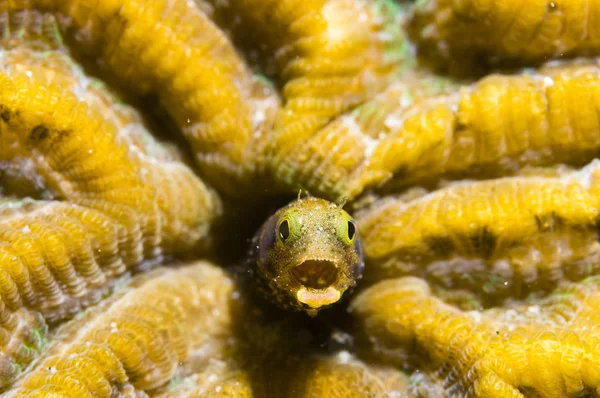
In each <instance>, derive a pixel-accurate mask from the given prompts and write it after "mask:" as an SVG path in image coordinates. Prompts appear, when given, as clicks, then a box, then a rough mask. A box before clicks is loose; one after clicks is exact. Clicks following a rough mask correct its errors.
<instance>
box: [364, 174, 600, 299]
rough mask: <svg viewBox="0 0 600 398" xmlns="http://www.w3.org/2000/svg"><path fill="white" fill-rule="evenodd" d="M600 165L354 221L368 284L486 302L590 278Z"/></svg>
mask: <svg viewBox="0 0 600 398" xmlns="http://www.w3.org/2000/svg"><path fill="white" fill-rule="evenodd" d="M599 200H600V196H598V163H597V162H595V163H592V164H591V165H590V166H588V167H587V168H586V169H584V170H582V171H580V172H577V173H567V174H565V175H563V176H559V177H544V176H540V177H536V176H530V177H512V178H505V179H500V180H492V181H481V182H472V183H462V184H457V185H453V186H450V187H448V188H445V189H440V190H438V191H435V192H432V193H430V194H427V195H424V196H419V197H416V198H411V199H409V200H407V201H404V200H402V198H399V199H392V198H390V199H387V200H384V201H382V202H380V203H379V204H377V205H375V206H373V208H372V209H370V210H367V211H364V212H362V213H361V214H359V215H358V216H357V220H358V226H359V229H360V230H361V231H362V241H363V245H364V249H365V257H366V260H367V261H368V264H369V266H368V267H367V269H366V271H365V277H366V279H367V280H368V281H370V282H371V283H372V282H374V281H378V280H382V279H384V278H389V277H398V276H402V275H418V276H421V277H424V278H427V279H429V280H431V281H435V282H436V283H438V284H440V285H442V286H444V287H446V288H466V289H469V290H471V291H472V292H476V293H478V294H484V295H492V296H506V295H510V296H514V295H517V296H522V295H524V294H526V293H528V292H531V291H535V290H544V289H545V290H549V289H552V288H554V287H555V286H556V283H558V282H559V281H560V280H563V279H570V280H579V279H582V278H584V277H586V276H588V275H590V274H595V273H596V272H597V270H596V269H597V266H596V263H597V261H598V260H597V259H598V255H599V254H600V245H598V242H597V219H598V209H599V207H600V202H599Z"/></svg>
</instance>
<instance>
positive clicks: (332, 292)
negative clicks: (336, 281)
mask: <svg viewBox="0 0 600 398" xmlns="http://www.w3.org/2000/svg"><path fill="white" fill-rule="evenodd" d="M341 296H342V295H341V293H340V292H339V291H338V290H337V289H334V288H333V287H328V288H327V289H310V288H309V289H307V288H304V287H303V288H301V289H300V290H298V292H297V293H296V298H297V299H298V301H299V302H301V303H303V304H306V305H308V306H309V307H310V308H321V307H323V306H325V305H329V304H333V303H335V302H336V301H338V300H339V299H340V297H341Z"/></svg>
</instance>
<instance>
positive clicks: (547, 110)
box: [0, 0, 600, 397]
mask: <svg viewBox="0 0 600 398" xmlns="http://www.w3.org/2000/svg"><path fill="white" fill-rule="evenodd" d="M401 3H402V4H401V5H394V4H393V3H392V2H388V1H380V0H358V1H354V0H314V1H312V0H311V1H298V0H280V1H275V0H268V1H256V0H231V1H227V2H223V1H217V0H196V1H186V0H152V1H151V0H110V1H101V0H89V1H73V0H58V1H51V0H9V1H0V11H1V12H0V44H1V47H2V51H0V188H1V189H2V195H4V196H3V197H2V199H0V349H1V353H0V389H3V390H5V389H7V388H12V389H11V390H10V395H20V394H26V395H31V396H52V395H55V396H61V395H62V396H86V394H87V395H89V396H93V395H96V396H103V395H104V396H110V395H114V394H122V395H125V396H127V395H130V396H132V395H143V394H145V393H150V394H153V395H154V394H156V395H162V396H182V395H183V396H197V395H210V394H213V395H221V396H222V395H225V396H261V395H268V394H279V395H284V396H285V395H297V396H305V397H310V396H322V395H331V396H336V394H337V395H338V396H353V395H354V394H355V393H356V392H358V393H359V394H362V395H372V396H382V395H386V394H391V393H393V392H396V393H398V394H399V395H405V394H407V393H409V392H411V393H415V394H417V395H418V394H430V395H432V396H441V395H444V394H446V395H450V396H452V395H461V394H464V395H480V396H495V395H500V394H505V395H507V396H522V395H530V396H536V395H538V396H565V395H572V396H580V395H583V394H586V393H599V392H600V391H599V390H598V387H599V380H600V375H598V374H597V373H595V372H596V369H597V368H598V364H599V363H600V359H599V358H597V355H596V351H597V350H596V345H598V343H600V340H599V337H598V336H599V334H598V331H597V327H596V326H595V325H596V324H597V323H598V321H599V320H600V316H599V315H598V314H597V311H596V309H595V308H597V307H598V305H599V304H600V298H598V297H597V296H598V292H599V291H600V289H599V287H598V280H597V277H596V278H592V279H588V280H583V279H584V278H585V277H587V276H588V275H590V274H597V273H598V266H597V264H598V260H599V253H600V250H599V249H600V245H599V243H598V239H597V220H598V217H597V216H598V214H597V213H598V208H599V205H600V203H598V201H599V200H600V192H599V191H598V187H599V186H600V185H598V176H599V175H600V174H598V170H599V169H598V163H597V162H593V161H592V160H593V159H595V158H596V155H597V151H598V147H599V145H598V143H599V136H598V132H599V130H600V126H599V125H598V120H597V114H598V109H597V102H598V101H597V95H598V93H597V88H598V65H597V62H596V61H595V60H591V59H587V60H579V61H570V62H563V63H561V64H558V65H557V64H553V65H546V66H542V67H540V68H538V69H536V70H525V71H520V72H513V71H511V75H507V74H500V73H497V74H493V75H491V76H488V77H485V78H483V79H480V80H478V81H475V79H477V76H476V75H475V73H474V72H475V71H477V72H484V73H485V74H488V73H489V72H490V71H488V70H485V68H486V65H489V64H491V63H494V62H497V61H500V62H505V61H507V62H511V65H514V64H518V63H525V64H528V63H539V62H541V61H542V60H544V61H545V60H546V58H547V57H550V58H552V57H562V56H565V57H567V56H568V57H570V56H575V55H588V54H594V53H596V52H597V43H596V40H595V39H594V32H593V26H592V25H593V21H594V18H595V14H597V11H598V10H596V8H595V7H596V6H595V5H591V3H590V4H589V7H587V8H586V9H585V10H584V9H583V8H582V6H583V5H584V2H581V1H576V0H573V1H567V0H564V1H563V0H559V1H554V2H549V3H548V2H546V3H543V2H540V1H532V2H529V3H526V2H517V1H509V0H504V1H498V2H491V1H472V0H465V1H446V0H436V1H429V2H419V4H417V6H416V7H418V8H419V9H416V12H415V13H414V14H413V19H412V20H411V21H409V25H410V28H411V29H412V33H413V34H414V35H415V37H418V39H417V41H416V45H417V47H416V48H413V47H411V44H410V43H409V41H408V40H407V38H406V36H405V34H404V33H403V32H402V30H401V29H400V24H401V23H402V22H403V20H404V18H405V15H406V12H407V10H408V9H409V8H410V7H411V6H409V5H408V3H409V2H401ZM423 3H427V4H425V5H424V6H423ZM585 4H587V3H585ZM420 7H424V8H420ZM428 7H429V8H428ZM558 25H561V26H565V29H562V30H561V29H556V30H555V29H554V27H555V26H558ZM529 39H531V40H529ZM432 48H433V49H435V50H440V51H439V52H440V53H441V55H442V57H450V58H445V59H444V63H445V64H447V65H448V68H447V69H448V70H451V71H453V70H455V69H464V70H461V72H463V74H464V75H467V76H466V78H465V79H464V81H458V80H455V79H453V78H449V77H443V76H437V75H435V74H433V73H432V71H429V70H427V69H426V68H425V67H424V64H420V63H419V62H418V60H417V57H415V54H416V53H421V54H423V53H424V52H427V51H429V50H431V49H432ZM238 51H239V52H238ZM459 57H464V58H475V60H474V61H473V62H474V63H475V65H469V67H468V68H465V67H463V65H462V62H461V61H463V60H462V59H459ZM481 60H483V61H484V62H479V61H481ZM515 61H516V62H515ZM481 64H486V65H481ZM443 66H446V65H443ZM256 71H258V72H256ZM499 72H506V71H499ZM258 73H261V74H264V75H266V77H267V78H271V77H273V78H274V83H270V82H267V81H266V79H265V78H263V77H261V76H260V75H258ZM92 75H93V76H96V77H90V76H92ZM280 102H281V104H280ZM129 103H130V104H131V105H130V104H129ZM157 104H158V105H157ZM132 105H133V106H132ZM157 126H158V128H157ZM159 130H160V131H159ZM178 130H181V132H182V133H183V134H182V136H183V137H184V138H185V142H180V141H179V140H178V139H177V138H176V137H175V135H176V134H177V133H178ZM151 132H154V133H157V132H158V133H160V135H161V137H163V138H166V139H168V140H172V139H174V140H177V141H178V144H183V145H186V144H189V146H190V147H191V149H192V152H193V155H194V157H195V158H196V160H197V162H198V165H199V166H200V167H199V170H197V171H198V174H199V175H201V176H202V177H206V178H207V179H208V180H210V182H212V183H213V184H214V185H215V186H216V187H217V188H218V189H219V190H220V192H222V193H227V194H230V195H232V196H237V197H238V198H242V199H247V198H248V197H249V196H250V195H251V194H259V193H260V194H262V193H263V192H264V191H267V192H268V193H269V194H272V193H281V192H284V193H289V192H292V191H293V190H294V189H295V188H296V187H302V188H304V189H308V190H309V191H310V192H311V193H313V194H317V195H319V196H322V197H326V198H330V199H336V200H339V199H342V198H349V199H350V200H354V199H358V200H357V201H356V202H354V203H352V206H353V208H355V209H357V208H360V207H361V206H362V205H364V204H370V205H371V206H370V207H368V208H367V209H366V210H363V211H361V212H360V213H359V214H358V215H357V216H358V217H357V219H358V220H359V223H360V231H359V233H360V234H361V235H362V239H363V241H364V242H365V244H366V245H365V250H366V255H367V257H368V262H367V279H368V280H367V282H368V283H375V282H377V281H379V280H381V279H385V278H389V277H397V276H401V275H418V276H421V277H422V278H423V279H424V280H417V279H410V278H409V279H403V280H400V281H387V282H383V283H382V284H378V285H376V286H375V287H372V288H370V289H369V290H367V291H366V292H363V293H362V295H361V296H360V297H359V298H357V299H356V300H355V302H354V304H353V305H352V309H353V314H352V316H354V317H355V318H357V320H358V328H357V329H356V330H355V331H354V333H355V334H354V335H353V336H357V337H368V339H367V343H368V340H370V346H371V350H373V349H374V351H371V352H370V355H368V354H369V353H368V352H369V350H368V347H369V344H366V343H365V340H364V339H362V338H358V339H356V340H355V341H354V340H353V338H352V337H353V336H351V335H346V334H345V332H344V331H340V330H337V327H338V326H340V327H343V326H342V325H343V323H342V324H340V325H337V322H338V319H339V318H344V316H343V315H341V314H340V313H336V312H335V309H332V313H331V315H332V316H331V317H330V316H329V315H330V314H326V316H324V317H322V318H321V319H319V318H317V319H314V320H311V321H307V320H305V319H302V318H297V317H295V316H293V315H290V314H284V313H279V312H276V311H271V310H270V309H267V308H266V307H264V305H265V304H264V303H262V302H261V301H260V299H258V298H255V297H254V296H253V295H252V294H251V293H249V292H247V291H246V289H240V290H238V288H237V287H236V286H234V285H235V283H234V281H233V280H232V279H231V278H229V277H227V276H226V274H225V273H224V272H222V271H218V270H217V269H216V268H215V267H214V266H213V265H209V264H196V265H193V264H190V263H189V262H186V261H182V263H181V264H179V263H177V264H178V265H181V267H182V268H181V269H176V270H166V269H161V270H160V271H158V272H156V273H150V274H149V275H147V276H135V277H133V282H131V283H130V284H129V287H125V288H124V287H123V286H122V285H123V284H128V283H129V274H130V273H134V272H141V271H146V269H147V268H148V267H149V266H152V265H155V264H157V263H163V262H164V263H172V264H174V265H175V261H173V257H175V256H181V257H183V258H185V257H188V258H189V257H193V256H194V255H195V254H196V252H197V250H196V249H197V248H198V246H200V245H201V246H203V245H204V244H208V243H210V240H211V239H212V238H218V237H217V236H215V230H214V229H213V228H212V227H213V226H214V225H215V223H216V221H217V219H218V217H219V215H220V214H221V211H222V210H221V201H220V199H219V198H218V196H217V194H216V193H215V192H213V190H212V189H211V188H210V187H208V186H207V185H205V184H204V182H203V181H202V180H201V179H200V177H198V176H197V175H196V174H195V170H194V169H193V168H192V167H193V166H189V165H186V164H185V163H186V158H187V156H186V155H185V154H184V152H183V151H181V150H180V148H179V147H178V146H174V145H172V144H170V143H165V142H160V141H159V140H157V139H156V138H154V137H153V136H152V134H151ZM590 162H592V163H591V164H589V165H588V166H586V167H583V166H585V165H586V164H588V163H590ZM557 164H560V165H557ZM532 166H535V167H544V169H539V168H538V169H532V168H531V167H532ZM551 166H557V167H551ZM580 167H583V169H580V170H575V169H576V168H580ZM498 177H505V178H501V179H494V180H489V179H492V178H498ZM462 178H475V179H479V180H486V179H488V180H487V181H462V182H448V181H446V180H456V179H462ZM413 184H418V185H422V186H423V187H422V188H417V189H415V190H412V191H409V192H404V193H403V194H402V196H398V197H396V196H388V197H386V198H383V199H381V200H380V201H376V202H375V203H370V202H373V198H375V197H376V195H378V194H382V193H383V194H385V193H390V192H394V193H397V191H398V190H400V189H405V188H406V187H408V186H410V185H413ZM440 187H441V189H440ZM371 189H374V190H377V192H375V193H371V192H369V190H371ZM436 189H437V190H436ZM426 190H431V191H429V192H427V191H426ZM26 196H32V197H33V198H34V199H35V200H34V199H32V200H25V201H23V200H20V199H21V198H23V197H26ZM247 202H248V203H250V205H249V206H248V207H249V208H252V211H254V206H255V202H254V201H249V200H247ZM244 203H246V202H244ZM257 207H258V206H257ZM236 221H237V220H236ZM219 227H221V226H219ZM236 227H237V225H236ZM223 235H224V236H223V238H224V239H223V240H227V242H228V243H235V242H233V241H234V240H235V239H237V237H238V236H241V235H242V234H241V233H240V230H239V229H236V230H235V233H234V234H231V235H225V234H223ZM232 255H235V253H232ZM178 260H179V259H178ZM178 260H177V261H178ZM425 281H426V282H425ZM426 283H430V284H431V288H433V293H432V292H431V291H429V287H428V286H427V284H426ZM557 287H558V288H559V290H558V291H556V292H555V293H554V294H552V295H551V296H550V297H549V298H545V299H544V298H540V296H544V295H547V294H549V293H551V292H552V290H554V289H556V288H557ZM115 291H116V293H115ZM531 293H534V295H533V296H531ZM111 294H112V295H113V296H112V297H107V296H109V295H111ZM472 298H475V299H476V301H475V303H473V302H470V301H469V302H466V300H469V299H472ZM443 300H446V301H443ZM450 303H454V304H459V305H460V306H463V307H469V308H471V309H472V308H475V309H476V310H475V311H471V312H463V311H462V310H461V309H459V307H453V306H451V305H450ZM89 306H95V307H94V308H91V309H88V307H89ZM481 307H487V308H488V309H486V310H482V309H481ZM342 312H343V309H342ZM74 315H77V316H76V317H75V320H72V321H68V322H67V323H66V324H62V325H61V323H62V322H63V321H66V319H67V318H71V317H73V316H74ZM330 323H332V324H333V323H336V325H332V324H330ZM47 325H48V326H47ZM340 336H342V337H340ZM47 341H49V343H47ZM353 343H356V344H355V345H354V344H353ZM353 348H356V350H357V353H359V354H360V355H361V356H362V355H366V356H367V357H356V356H355V355H354V353H349V352H347V350H351V349H353ZM334 351H337V352H334ZM373 354H375V355H373ZM211 359H212V360H211ZM378 361H387V362H390V363H392V364H393V365H394V366H395V367H397V368H399V369H394V368H391V367H389V366H379V365H375V364H374V362H378ZM25 367H28V368H27V369H25ZM400 369H401V370H405V371H414V372H413V374H412V375H410V377H411V380H410V382H411V385H408V384H407V379H406V377H405V375H404V374H403V373H401V372H400ZM417 369H418V370H419V372H416V371H415V370H417ZM15 379H17V381H16V382H15V384H14V385H13V386H11V384H12V383H13V382H14V380H15ZM274 380H276V382H274ZM408 390H410V391H408Z"/></svg>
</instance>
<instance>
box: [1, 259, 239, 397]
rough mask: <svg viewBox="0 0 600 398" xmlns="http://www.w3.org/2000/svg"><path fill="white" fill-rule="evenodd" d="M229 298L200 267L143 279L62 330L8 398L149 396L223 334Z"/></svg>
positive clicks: (211, 270) (216, 274)
mask: <svg viewBox="0 0 600 398" xmlns="http://www.w3.org/2000/svg"><path fill="white" fill-rule="evenodd" d="M144 279H145V280H144ZM232 290H233V283H232V282H231V280H229V279H228V278H227V277H226V276H225V275H224V273H223V272H222V271H220V270H219V269H217V268H216V267H214V266H213V265H211V264H208V263H203V262H200V263H196V264H192V265H189V266H188V267H186V268H185V269H182V270H171V271H164V270H162V271H161V272H157V273H156V275H155V276H153V277H151V278H148V277H142V278H140V281H139V282H138V284H137V285H136V284H135V283H134V284H133V285H132V287H131V288H130V289H128V290H127V291H124V292H121V293H119V294H118V295H117V297H115V298H114V299H112V300H109V301H108V302H105V303H103V304H102V305H101V307H100V308H99V309H98V310H97V311H92V312H90V313H87V314H85V316H83V317H82V318H81V319H80V320H77V321H74V322H72V323H70V324H67V325H66V327H64V328H61V329H60V330H59V331H58V332H57V336H55V339H56V341H57V343H55V344H53V345H52V346H51V347H50V348H49V349H48V350H47V353H46V354H45V355H44V356H43V357H42V358H40V360H39V362H38V363H37V365H36V366H35V367H34V368H33V369H32V370H30V372H29V373H28V374H27V376H26V377H24V378H22V379H21V380H20V381H19V382H18V383H17V384H16V385H15V387H14V388H13V389H12V390H11V391H9V392H8V396H15V397H16V396H29V395H28V394H32V393H36V392H41V393H46V392H50V391H52V392H54V393H58V392H60V393H63V394H66V396H73V397H75V396H77V397H81V396H90V397H92V396H94V397H110V396H111V395H112V393H113V389H115V391H121V392H123V390H126V389H127V388H132V387H133V388H135V389H140V390H147V389H149V390H151V389H154V388H156V387H158V386H160V385H162V384H163V383H165V382H166V381H168V380H169V379H170V378H171V377H172V376H173V375H174V373H175V370H176V369H177V366H178V364H179V363H180V362H182V361H184V360H185V359H186V358H187V357H188V356H189V355H190V353H191V352H192V351H193V350H194V349H196V348H198V347H200V346H201V345H202V344H204V343H206V341H207V340H209V339H211V338H218V337H219V336H220V335H221V334H224V333H225V331H226V330H227V328H228V326H229V322H230V319H229V313H228V311H227V309H228V307H227V306H228V302H229V300H230V295H231V293H232ZM61 340H63V342H61ZM128 386H129V387H128Z"/></svg>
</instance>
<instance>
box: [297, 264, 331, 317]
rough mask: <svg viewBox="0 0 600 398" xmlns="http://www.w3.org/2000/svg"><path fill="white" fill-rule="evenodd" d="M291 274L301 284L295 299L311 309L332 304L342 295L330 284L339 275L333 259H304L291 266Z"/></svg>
mask: <svg viewBox="0 0 600 398" xmlns="http://www.w3.org/2000/svg"><path fill="white" fill-rule="evenodd" d="M291 274H292V276H293V277H294V278H295V279H296V281H298V283H300V284H301V285H302V286H301V287H300V289H298V291H297V292H296V299H297V300H298V301H299V302H300V303H302V304H304V305H306V306H308V307H310V308H312V309H318V308H321V307H324V306H326V305H329V304H333V303H335V302H337V301H338V300H339V299H340V297H341V296H342V292H340V291H339V290H338V289H336V288H334V287H333V286H332V285H334V284H335V283H336V282H337V281H338V277H339V269H338V267H337V265H336V264H335V263H334V262H333V261H330V260H321V259H318V260H313V259H311V260H305V261H303V262H302V263H300V264H299V265H297V266H295V267H294V268H292V270H291Z"/></svg>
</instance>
